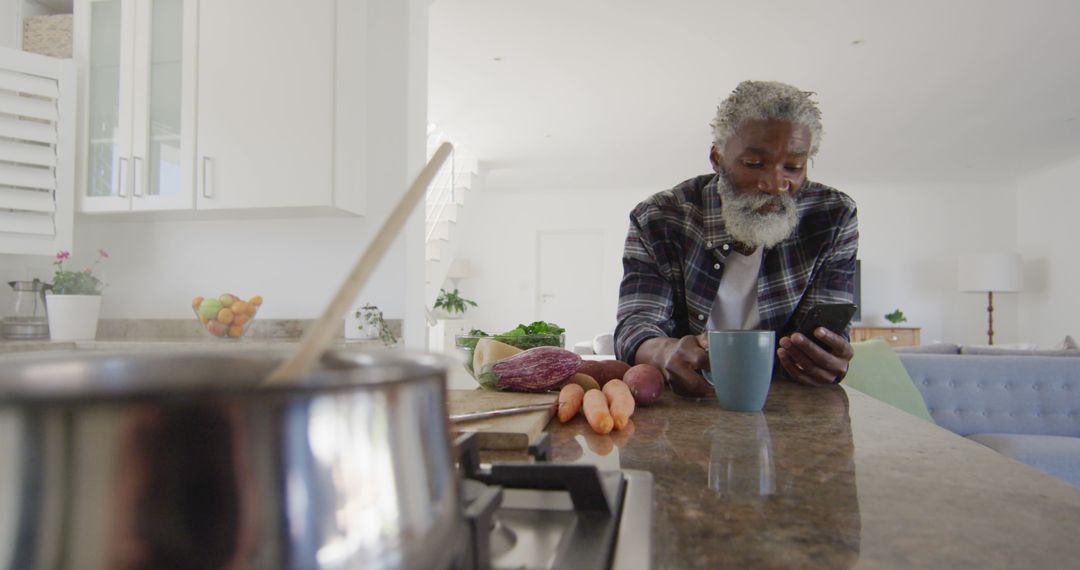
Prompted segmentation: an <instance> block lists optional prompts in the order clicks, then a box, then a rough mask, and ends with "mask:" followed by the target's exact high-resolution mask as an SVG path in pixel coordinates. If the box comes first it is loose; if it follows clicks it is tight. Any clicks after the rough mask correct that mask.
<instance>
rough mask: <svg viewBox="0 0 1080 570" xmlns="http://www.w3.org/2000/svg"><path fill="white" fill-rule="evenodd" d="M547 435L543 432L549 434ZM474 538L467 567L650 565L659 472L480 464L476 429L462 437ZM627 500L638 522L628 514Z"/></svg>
mask: <svg viewBox="0 0 1080 570" xmlns="http://www.w3.org/2000/svg"><path fill="white" fill-rule="evenodd" d="M546 437H547V435H546V434H545V435H544V436H542V438H546ZM455 449H456V450H457V453H458V468H459V470H460V471H461V473H462V476H463V481H462V503H463V505H464V510H465V518H466V520H467V522H468V526H469V529H470V534H471V536H472V540H471V549H470V553H471V554H470V557H469V561H467V562H464V563H463V564H462V565H459V566H458V567H459V568H461V569H463V570H464V569H479V570H489V569H490V570H503V569H507V570H509V569H515V570H518V569H529V570H531V569H549V568H575V569H581V570H588V569H597V570H607V569H612V568H614V569H617V570H622V569H623V568H649V567H650V562H651V542H650V540H651V536H650V535H651V521H652V476H651V475H650V474H648V473H645V472H637V471H629V470H627V471H600V470H598V469H597V468H596V466H594V465H568V464H550V463H544V462H542V461H543V460H544V458H543V455H544V454H543V453H542V450H545V449H547V446H546V442H544V441H543V440H542V441H541V442H540V444H539V445H537V446H535V449H536V450H540V451H541V452H540V453H534V456H537V459H538V460H539V461H541V462H539V463H497V464H493V465H490V466H481V464H480V462H479V447H478V440H477V439H476V438H475V434H465V435H463V436H461V437H459V438H458V440H457V441H456V442H455ZM627 505H630V508H632V509H633V510H634V515H633V520H625V519H627V516H626V515H624V513H625V512H626V510H627Z"/></svg>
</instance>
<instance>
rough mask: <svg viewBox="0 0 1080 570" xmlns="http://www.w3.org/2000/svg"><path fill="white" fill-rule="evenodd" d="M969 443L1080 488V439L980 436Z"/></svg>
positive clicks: (980, 434) (1051, 436) (982, 434)
mask: <svg viewBox="0 0 1080 570" xmlns="http://www.w3.org/2000/svg"><path fill="white" fill-rule="evenodd" d="M968 439H971V440H973V441H977V442H979V443H981V444H983V445H985V446H986V447H989V448H990V449H993V450H994V451H997V452H998V453H1001V454H1002V455H1006V456H1009V457H1011V458H1013V459H1015V460H1017V461H1021V462H1023V463H1026V464H1028V465H1030V466H1032V467H1034V468H1036V469H1038V470H1039V471H1042V472H1043V473H1046V474H1047V475H1053V476H1054V477H1057V478H1059V479H1064V480H1065V481H1067V482H1069V483H1071V484H1073V485H1076V486H1078V487H1080V438H1076V437H1067V436H1062V435H1022V434H1001V433H976V434H972V435H969V436H968Z"/></svg>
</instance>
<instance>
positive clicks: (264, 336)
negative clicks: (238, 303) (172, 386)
mask: <svg viewBox="0 0 1080 570" xmlns="http://www.w3.org/2000/svg"><path fill="white" fill-rule="evenodd" d="M312 323H313V321H312V320H311V319H277V320H271V319H263V320H261V321H254V322H253V323H252V326H251V330H249V331H247V334H246V335H245V336H244V337H243V338H240V339H228V338H226V339H221V338H214V337H211V336H210V335H209V334H207V333H206V331H204V330H202V327H201V326H200V325H199V323H198V321H196V320H195V319H101V320H100V321H98V330H97V336H96V338H95V339H94V340H79V341H51V340H48V339H44V340H11V339H0V354H3V353H11V352H29V351H40V350H116V351H139V350H157V349H163V350H167V349H170V348H183V349H191V348H198V349H208V350H213V349H225V348H227V349H232V350H235V349H238V348H239V349H245V348H279V347H280V348H286V347H292V346H295V345H296V343H297V342H298V341H299V340H300V337H301V336H303V333H304V331H305V330H306V329H307V328H308V327H310V326H311V324H312ZM389 323H390V325H391V329H392V330H393V331H394V332H395V335H396V336H397V337H398V338H399V339H400V338H401V323H400V321H389ZM399 344H400V341H399ZM334 346H335V347H337V348H381V347H383V346H384V345H383V343H382V341H380V340H377V339H345V338H341V337H338V338H337V339H335V340H334Z"/></svg>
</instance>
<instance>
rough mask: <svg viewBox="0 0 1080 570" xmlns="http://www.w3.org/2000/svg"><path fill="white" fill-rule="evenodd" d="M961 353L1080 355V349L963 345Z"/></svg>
mask: <svg viewBox="0 0 1080 570" xmlns="http://www.w3.org/2000/svg"><path fill="white" fill-rule="evenodd" d="M960 354H968V355H978V356H1080V350H1035V349H1026V348H1005V347H997V346H961V347H960Z"/></svg>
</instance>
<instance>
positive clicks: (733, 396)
mask: <svg viewBox="0 0 1080 570" xmlns="http://www.w3.org/2000/svg"><path fill="white" fill-rule="evenodd" d="M707 334H708V338H709V370H702V371H701V375H702V376H704V377H705V380H706V381H707V382H708V383H709V384H711V385H712V387H713V391H715V392H716V399H717V400H718V401H719V402H720V407H722V408H724V409H725V410H731V411H734V412H757V411H761V408H763V407H764V406H765V398H766V397H767V396H768V395H769V384H770V383H771V382H772V371H773V350H774V349H775V343H776V333H775V332H774V331H757V330H753V331H709V332H708V333H707Z"/></svg>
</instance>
